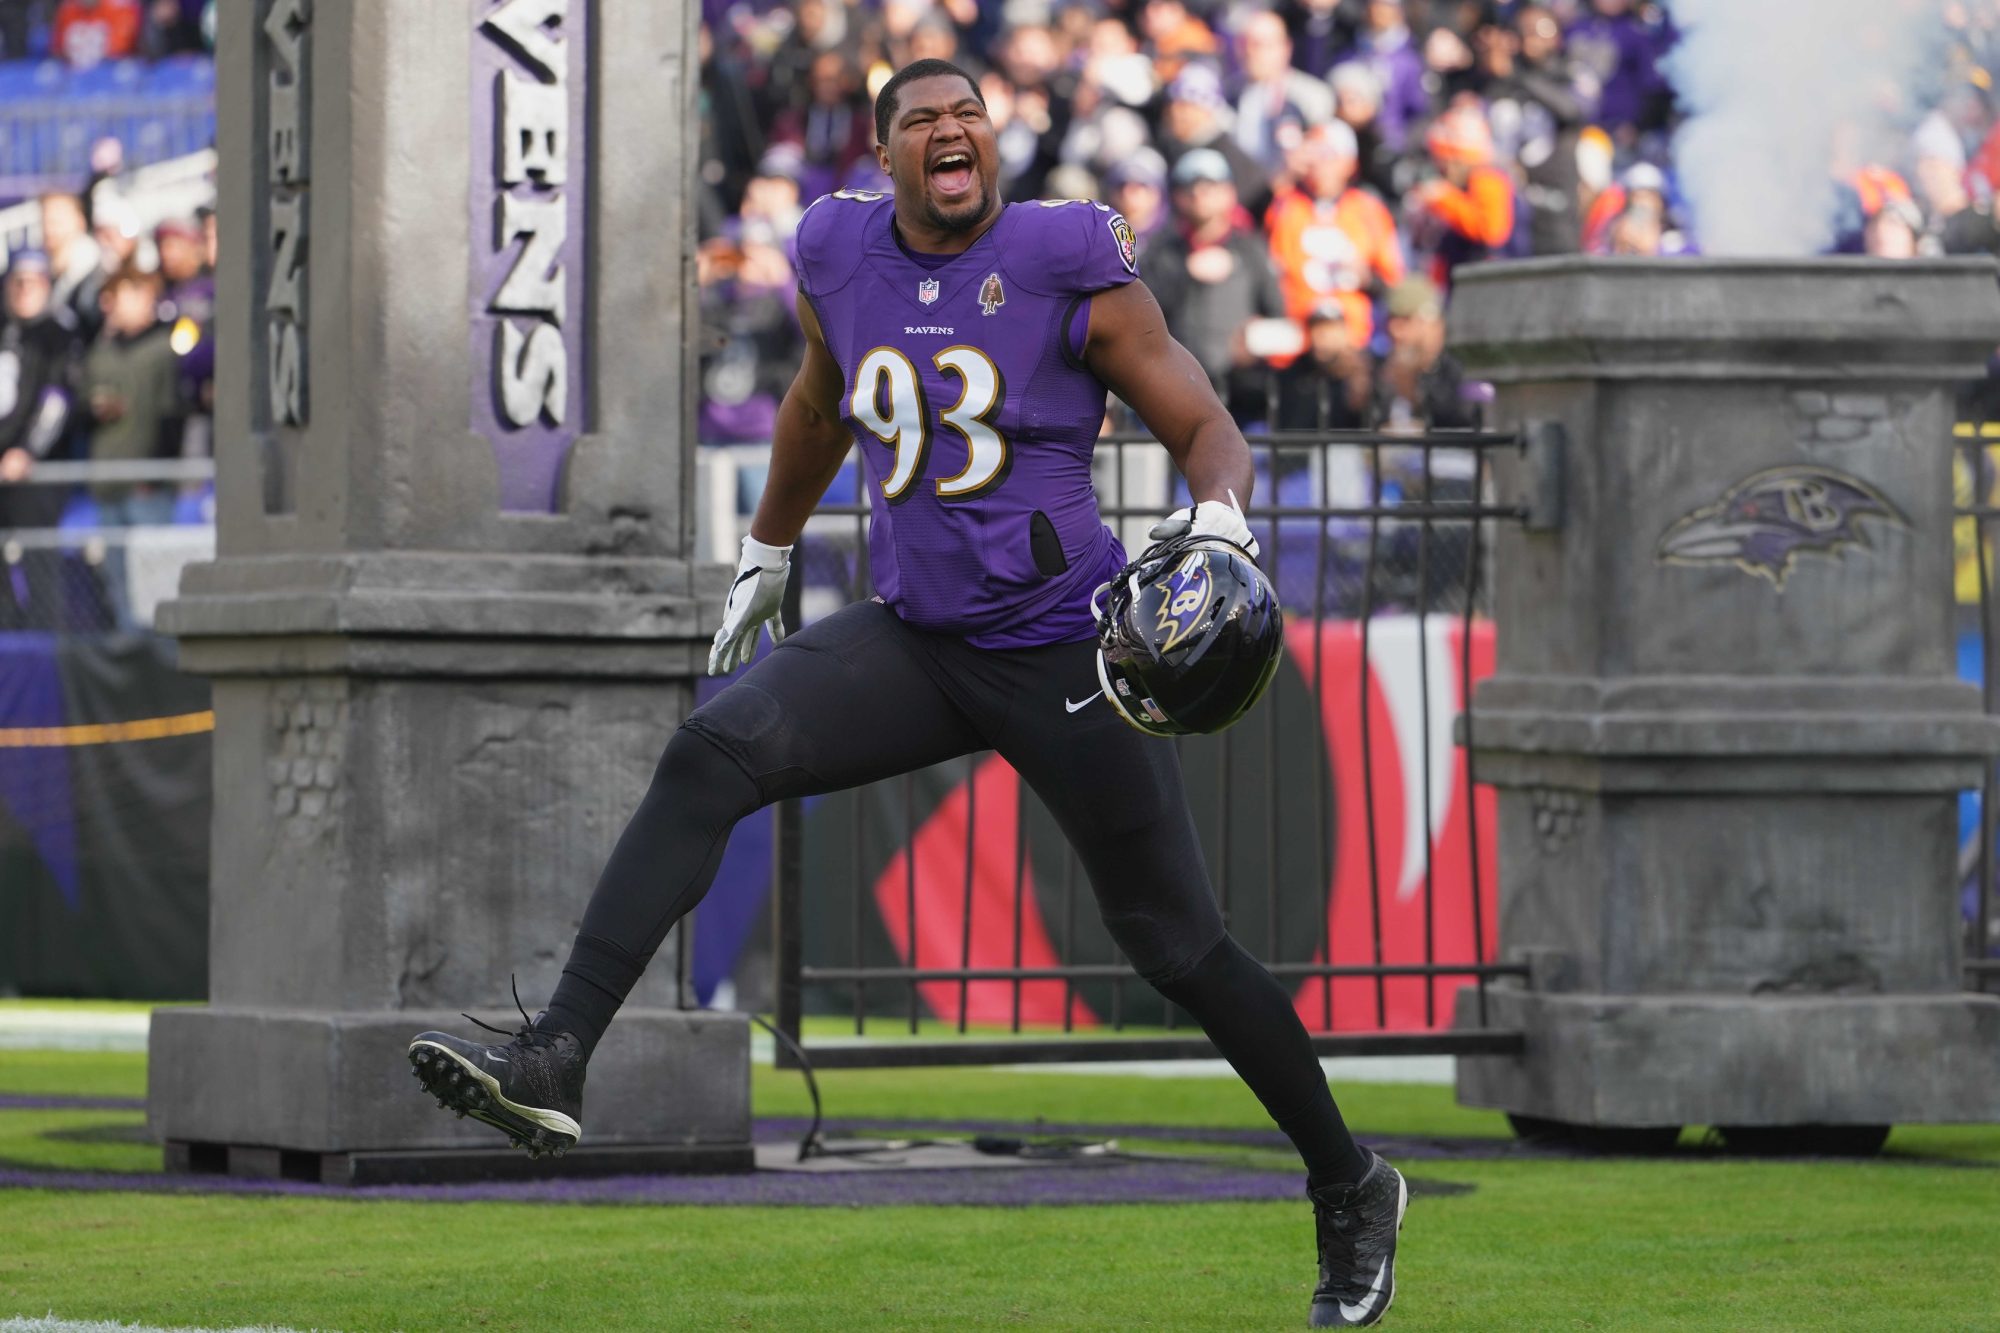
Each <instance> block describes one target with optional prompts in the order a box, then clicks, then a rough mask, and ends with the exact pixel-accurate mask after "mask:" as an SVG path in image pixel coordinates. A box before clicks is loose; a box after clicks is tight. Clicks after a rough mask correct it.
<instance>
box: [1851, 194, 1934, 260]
mask: <svg viewBox="0 0 2000 1333" xmlns="http://www.w3.org/2000/svg"><path fill="white" fill-rule="evenodd" d="M1923 226H1924V215H1923V214H1922V213H1921V212H1919V211H1918V210H1917V206H1916V204H1914V203H1913V202H1911V201H1910V200H1908V199H1890V200H1887V201H1885V202H1884V203H1883V205H1882V207H1881V208H1879V209H1877V210H1876V212H1875V216H1874V217H1872V218H1870V219H1868V226H1867V228H1866V230H1865V232H1864V238H1863V239H1864V248H1865V251H1866V253H1868V254H1869V255H1872V256H1873V257H1875V258H1876V259H1915V258H1916V257H1917V242H1918V238H1919V237H1920V236H1921V235H1922V234H1923Z"/></svg>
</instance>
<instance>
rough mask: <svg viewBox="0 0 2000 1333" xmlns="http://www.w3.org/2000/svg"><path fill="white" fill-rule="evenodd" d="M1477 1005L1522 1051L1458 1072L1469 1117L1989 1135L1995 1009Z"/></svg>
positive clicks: (1853, 1004)
mask: <svg viewBox="0 0 2000 1333" xmlns="http://www.w3.org/2000/svg"><path fill="white" fill-rule="evenodd" d="M1469 998H1470V997H1464V996H1462V997H1461V1007H1463V1001H1464V1000H1466V999H1469ZM1487 1002H1488V1006H1489V1014H1490V1017H1491V1019H1492V1021H1493V1022H1494V1023H1496V1024H1499V1025H1502V1026H1506V1027H1511V1028H1520V1029H1522V1030H1523V1031H1525V1032H1526V1033H1527V1034H1528V1047H1527V1051H1526V1052H1525V1053H1524V1054H1522V1055H1520V1056H1514V1057H1503V1056H1483V1057H1466V1058H1462V1059H1460V1060H1459V1062H1458V1096H1459V1100H1460V1101H1462V1102H1464V1103H1465V1104H1467V1105H1469V1106H1484V1107H1492V1108H1495V1109H1499V1110H1506V1111H1512V1112H1515V1113H1517V1114H1524V1115H1533V1116H1542V1117H1545V1118H1548V1119H1552V1120H1561V1121H1566V1122H1568V1123H1571V1124H1579V1125H1604V1126H1631V1127H1639V1126H1649V1125H1717V1124H1720V1125H1791V1124H1820V1125H1894V1124H1917V1123H1950V1122H1956V1123H1983V1122H1990V1121H2000V995H1974V994H1969V993H1968V994H1951V993H1946V994H1933V995H1823V996H1746V995H1665V996H1610V995H1594V994H1553V995H1551V994H1537V993H1534V992H1528V991H1519V990H1509V989H1506V988H1503V987H1494V988H1492V989H1490V990H1489V991H1488V992H1487ZM1460 1018H1461V1021H1464V1020H1465V1019H1466V1018H1467V1015H1465V1014H1461V1015H1460Z"/></svg>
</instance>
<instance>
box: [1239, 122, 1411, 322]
mask: <svg viewBox="0 0 2000 1333" xmlns="http://www.w3.org/2000/svg"><path fill="white" fill-rule="evenodd" d="M1291 166H1292V169H1293V172H1294V174H1295V175H1296V176H1297V178H1298V184H1297V185H1296V186H1292V187H1288V188H1286V189H1285V190H1284V191H1283V192H1281V193H1280V194H1279V195H1278V197H1277V198H1276V199H1275V200H1273V201H1272V203H1271V210H1270V212H1269V213H1268V214H1266V215H1265V220H1264V229H1265V231H1266V232H1267V233H1268V234H1269V236H1270V238H1271V258H1272V260H1273V261H1274V262H1275V263H1276V264H1277V266H1278V285H1279V288H1280V290H1282V291H1283V292H1284V294H1285V313H1286V314H1287V315H1288V316H1290V317H1291V318H1292V319H1294V320H1296V321H1298V322H1299V323H1301V324H1303V323H1305V321H1306V319H1307V317H1308V316H1309V315H1311V314H1312V313H1313V311H1314V310H1315V309H1317V308H1319V307H1320V306H1321V305H1323V304H1325V303H1326V302H1329V301H1331V302H1335V303H1337V304H1338V305H1339V306H1340V308H1341V314H1342V321H1343V323H1344V324H1345V326H1346V328H1347V330H1348V332H1349V334H1350V336H1352V337H1353V338H1354V342H1355V346H1357V347H1365V346H1367V345H1368V342H1369V340H1370V338H1371V337H1372V336H1373V334H1374V305H1373V302H1372V301H1371V300H1370V293H1371V292H1372V291H1374V290H1376V289H1378V288H1379V289H1383V290H1386V289H1387V288H1390V287H1393V286H1395V285H1396V284H1397V283H1399V282H1401V281H1402V280H1403V276H1404V273H1405V266H1404V262H1403V245H1402V242H1401V241H1399V240H1398V239H1397V238H1396V221H1395V219H1394V218H1393V217H1392V216H1391V215H1390V213H1389V209H1388V207H1387V206H1386V205H1384V204H1383V202H1382V201H1381V200H1380V199H1378V198H1376V197H1375V196H1374V195H1373V194H1371V193H1369V192H1368V191H1367V190H1365V189H1362V188H1361V187H1359V186H1357V185H1355V184H1354V174H1355V166H1356V162H1355V139H1354V131H1353V130H1352V129H1351V128H1349V127H1348V125H1347V124H1346V123H1345V122H1343V121H1338V120H1336V121H1333V122H1331V123H1329V124H1326V125H1319V126H1315V127H1314V128H1313V129H1312V130H1310V131H1308V132H1307V133H1306V135H1305V137H1304V139H1303V140H1302V141H1301V142H1300V144H1299V146H1298V148H1297V149H1296V150H1294V152H1293V153H1292V154H1291Z"/></svg>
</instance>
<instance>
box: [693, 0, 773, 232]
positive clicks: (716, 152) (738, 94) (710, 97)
mask: <svg viewBox="0 0 2000 1333" xmlns="http://www.w3.org/2000/svg"><path fill="white" fill-rule="evenodd" d="M699 40H700V43H701V183H702V187H703V189H704V190H706V191H708V192H710V195H711V198H712V201H713V202H712V207H713V208H714V210H715V211H716V212H717V213H718V214H720V213H733V212H735V211H736V207H737V205H738V204H740V203H741V202H742V200H743V186H744V184H745V183H746V182H747V181H748V180H749V179H750V170H751V168H752V167H753V166H755V165H756V162H757V159H758V158H759V157H760V156H762V154H763V151H764V124H763V121H762V119H761V118H760V116H759V114H758V110H757V99H756V95H755V94H754V93H753V92H752V91H751V77H750V71H749V68H748V66H747V65H746V64H745V63H744V62H743V61H742V60H741V59H739V58H738V57H737V56H736V55H735V54H734V53H733V52H731V51H728V50H726V49H724V50H718V49H717V47H716V44H715V40H714V36H713V34H711V33H710V32H709V29H708V25H707V24H706V23H704V24H702V25H701V32H700V39H699ZM720 221H721V219H720V217H719V216H718V217H715V218H711V219H709V220H708V221H707V222H706V223H705V225H704V226H703V228H702V231H703V234H704V235H713V234H714V233H715V231H716V229H717V228H718V227H719V225H720Z"/></svg>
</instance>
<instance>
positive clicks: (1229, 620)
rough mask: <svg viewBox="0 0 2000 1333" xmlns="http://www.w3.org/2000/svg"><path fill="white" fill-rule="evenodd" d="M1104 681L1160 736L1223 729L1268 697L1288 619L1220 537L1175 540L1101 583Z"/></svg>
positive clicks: (1252, 568) (1238, 550) (1262, 581)
mask: <svg viewBox="0 0 2000 1333" xmlns="http://www.w3.org/2000/svg"><path fill="white" fill-rule="evenodd" d="M1090 606H1091V610H1092V612H1093V613H1095V614H1096V616H1097V682H1098V684H1099V685H1100V686H1102V687H1103V690H1104V697H1105V698H1107V699H1109V700H1110V701H1111V706H1112V707H1113V708H1115V709H1117V710H1118V715H1119V716H1120V717H1122V718H1124V719H1125V720H1126V721H1127V722H1129V723H1131V724H1132V725H1133V726H1135V727H1137V728H1138V729H1139V730H1141V731H1143V732H1146V733H1148V734H1149V735H1153V736H1187V735H1192V734H1194V733H1197V732H1212V731H1221V730H1222V729H1223V728H1224V727H1227V726H1229V725H1230V724H1231V723H1233V722H1235V721H1236V720H1237V719H1238V718H1240V717H1242V716H1243V715H1244V714H1245V713H1247V712H1249V711H1250V708H1251V706H1252V705H1253V704H1255V703H1256V702H1257V700H1258V699H1260V698H1261V697H1263V694H1264V691H1265V689H1266V688H1267V687H1268V686H1269V685H1270V683H1271V677H1273V676H1274V675H1276V674H1277V671H1278V659H1279V658H1280V657H1281V656H1282V655H1283V653H1284V646H1285V616H1284V612H1282V611H1281V610H1279V608H1278V595H1277V593H1276V592H1274V591H1273V590H1272V588H1271V582H1270V580H1269V579H1267V578H1265V577H1264V571H1263V570H1261V569H1259V568H1257V562H1256V561H1254V560H1252V559H1251V558H1250V555H1249V553H1248V552H1247V551H1245V550H1244V549H1243V548H1242V547H1240V546H1237V545H1236V544H1234V543H1233V542H1228V541H1224V540H1223V539H1222V538H1220V537H1210V536H1186V537H1176V538H1173V539H1172V540H1170V541H1163V542H1160V543H1158V544H1156V545H1154V546H1151V547H1149V548H1148V549H1147V550H1146V552H1145V554H1143V555H1141V556H1140V557H1139V558H1138V559H1137V560H1134V561H1133V562H1132V563H1131V564H1129V565H1127V566H1125V568H1124V569H1123V570H1121V571H1119V574H1118V577H1116V578H1114V579H1113V580H1112V581H1111V582H1109V583H1105V584H1101V585H1099V587H1098V589H1097V592H1096V593H1095V594H1094V595H1093V596H1092V597H1091V600H1090Z"/></svg>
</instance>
